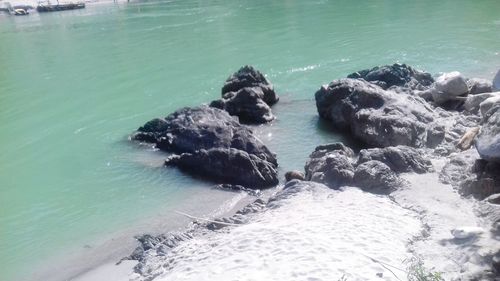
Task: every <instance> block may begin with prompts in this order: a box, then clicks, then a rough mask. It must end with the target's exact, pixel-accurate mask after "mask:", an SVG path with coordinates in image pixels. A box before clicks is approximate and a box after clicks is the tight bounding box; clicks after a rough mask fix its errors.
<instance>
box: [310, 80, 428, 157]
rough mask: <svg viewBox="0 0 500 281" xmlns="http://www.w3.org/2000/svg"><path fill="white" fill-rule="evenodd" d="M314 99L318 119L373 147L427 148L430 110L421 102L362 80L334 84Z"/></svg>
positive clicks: (417, 98) (322, 90)
mask: <svg viewBox="0 0 500 281" xmlns="http://www.w3.org/2000/svg"><path fill="white" fill-rule="evenodd" d="M315 98H316V107H317V109H318V113H319V115H320V117H322V118H323V119H326V120H329V121H330V122H331V123H332V125H333V126H334V127H335V128H337V129H340V130H348V131H350V132H351V133H352V134H353V135H354V136H355V137H356V138H358V139H360V140H361V141H363V142H364V143H366V144H368V145H372V146H376V147H387V146H397V145H407V146H412V147H424V146H427V131H428V129H430V128H433V127H434V126H433V125H434V124H433V122H434V121H435V120H434V112H433V109H432V108H431V107H430V106H429V104H428V103H427V102H426V101H424V100H423V99H422V98H419V97H415V96H412V95H400V94H397V93H395V92H393V91H385V90H383V89H382V88H380V87H378V86H376V85H374V84H372V83H369V82H366V81H364V80H361V79H350V78H345V79H339V80H334V81H333V82H331V83H330V84H329V85H327V86H323V87H321V88H320V89H319V90H318V91H317V92H316V93H315ZM433 141H434V142H436V140H435V139H433Z"/></svg>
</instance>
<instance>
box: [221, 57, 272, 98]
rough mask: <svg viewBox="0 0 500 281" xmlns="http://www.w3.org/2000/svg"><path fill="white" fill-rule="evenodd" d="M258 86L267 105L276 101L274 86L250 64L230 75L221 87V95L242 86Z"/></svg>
mask: <svg viewBox="0 0 500 281" xmlns="http://www.w3.org/2000/svg"><path fill="white" fill-rule="evenodd" d="M254 87H256V88H259V89H260V90H261V91H262V93H263V96H262V100H263V101H264V102H265V103H266V104H268V105H269V106H272V105H274V104H275V103H277V102H278V100H279V97H278V95H277V94H276V92H275V91H274V87H273V85H272V84H271V82H269V80H267V78H266V77H265V76H264V74H262V73H261V72H260V71H258V70H256V69H255V68H253V67H252V66H249V65H246V66H243V67H242V68H240V69H239V70H238V71H237V72H235V73H234V74H233V75H231V76H230V77H229V78H228V79H227V80H226V82H225V83H224V86H223V87H222V97H223V98H224V96H225V95H226V93H229V92H238V91H239V90H241V89H243V88H254Z"/></svg>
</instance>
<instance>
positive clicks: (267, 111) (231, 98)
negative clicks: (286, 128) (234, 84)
mask: <svg viewBox="0 0 500 281" xmlns="http://www.w3.org/2000/svg"><path fill="white" fill-rule="evenodd" d="M263 96H264V93H263V92H262V90H261V88H258V87H254V88H243V89H240V90H239V91H237V92H228V93H226V94H224V98H223V99H220V100H216V101H213V102H212V103H211V104H210V106H211V107H216V108H219V109H222V110H225V111H227V112H228V113H229V114H230V115H233V116H238V118H239V120H240V122H241V123H250V124H251V123H258V124H260V123H267V122H270V121H272V120H274V119H275V117H274V115H273V113H272V111H271V108H270V107H269V106H268V105H267V104H266V103H265V102H264V100H262V97H263Z"/></svg>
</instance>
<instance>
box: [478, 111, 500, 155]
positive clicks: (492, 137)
mask: <svg viewBox="0 0 500 281" xmlns="http://www.w3.org/2000/svg"><path fill="white" fill-rule="evenodd" d="M487 115H489V116H488V117H487V120H486V121H485V123H484V124H483V126H482V128H481V132H480V133H479V135H478V136H477V139H476V143H475V144H476V149H477V152H478V153H479V155H480V156H481V158H482V159H484V160H487V161H495V162H500V106H495V107H493V108H491V109H490V110H489V111H488V113H487Z"/></svg>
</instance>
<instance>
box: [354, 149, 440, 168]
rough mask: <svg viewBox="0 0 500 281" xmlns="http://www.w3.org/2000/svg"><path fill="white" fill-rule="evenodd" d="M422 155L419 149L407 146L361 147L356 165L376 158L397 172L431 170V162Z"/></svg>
mask: <svg viewBox="0 0 500 281" xmlns="http://www.w3.org/2000/svg"><path fill="white" fill-rule="evenodd" d="M424 157H425V156H424V154H423V153H422V152H421V151H419V150H417V149H415V148H411V147H408V146H395V147H386V148H372V149H363V150H361V151H360V152H359V158H358V165H359V164H362V163H365V162H368V161H371V160H377V161H380V162H382V163H384V164H386V165H387V166H389V167H390V168H391V169H392V170H393V171H395V172H397V173H403V172H416V173H426V172H430V171H432V163H431V161H429V160H428V159H425V158H424Z"/></svg>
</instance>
